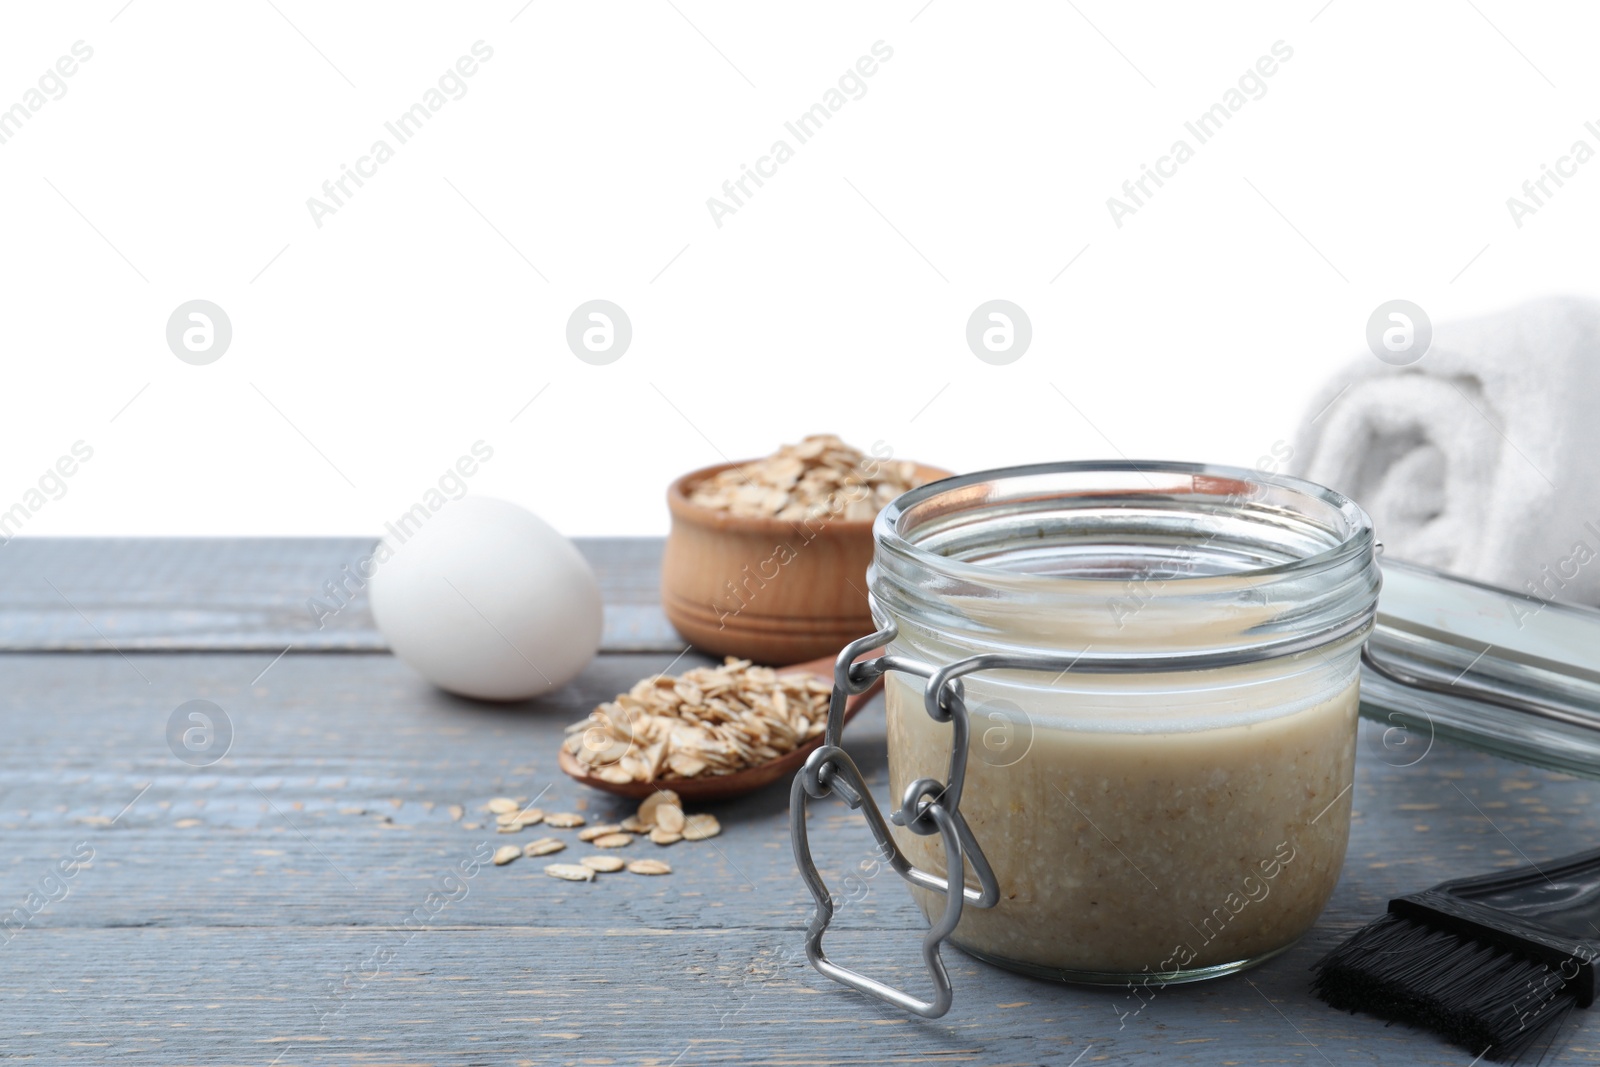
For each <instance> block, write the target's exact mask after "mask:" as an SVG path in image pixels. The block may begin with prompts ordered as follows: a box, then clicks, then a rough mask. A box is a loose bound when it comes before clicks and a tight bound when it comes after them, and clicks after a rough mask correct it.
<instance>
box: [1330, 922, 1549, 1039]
mask: <svg viewBox="0 0 1600 1067" xmlns="http://www.w3.org/2000/svg"><path fill="white" fill-rule="evenodd" d="M1312 969H1313V970H1314V971H1316V979H1315V981H1314V982H1313V983H1312V991H1313V992H1314V993H1316V995H1317V996H1319V997H1321V998H1322V999H1323V1000H1325V1001H1327V1002H1328V1003H1329V1004H1331V1005H1332V1006H1334V1007H1335V1008H1342V1009H1344V1010H1346V1011H1352V1012H1355V1011H1360V1012H1366V1013H1367V1014H1369V1015H1376V1016H1378V1017H1379V1018H1383V1019H1389V1020H1392V1021H1394V1022H1403V1023H1412V1024H1415V1025H1418V1026H1424V1027H1427V1028H1428V1029H1430V1030H1433V1031H1435V1032H1436V1033H1438V1034H1440V1035H1441V1036H1443V1037H1444V1038H1445V1039H1446V1040H1448V1041H1450V1042H1452V1043H1453V1044H1456V1045H1459V1046H1461V1047H1462V1048H1463V1049H1466V1050H1467V1051H1468V1052H1470V1053H1471V1054H1472V1055H1474V1056H1482V1057H1483V1058H1485V1059H1489V1060H1493V1061H1495V1062H1498V1063H1517V1062H1519V1061H1521V1060H1523V1059H1525V1058H1526V1057H1528V1055H1529V1054H1530V1053H1531V1052H1533V1051H1534V1050H1535V1049H1538V1053H1539V1055H1538V1058H1539V1059H1542V1058H1543V1055H1544V1052H1545V1051H1547V1050H1548V1048H1549V1046H1550V1044H1551V1043H1552V1042H1553V1041H1554V1040H1555V1036H1556V1032H1557V1030H1558V1029H1559V1028H1560V1024H1561V1021H1562V1020H1563V1019H1565V1018H1566V1016H1567V1013H1568V1012H1569V1011H1571V1010H1572V1008H1573V1004H1574V997H1573V994H1572V993H1571V992H1570V991H1568V989H1567V983H1566V982H1564V981H1563V980H1562V978H1561V975H1560V974H1559V973H1558V972H1557V971H1555V970H1554V969H1552V968H1550V967H1549V966H1547V965H1545V964H1543V963H1541V962H1539V961H1538V960H1534V959H1531V958H1529V957H1526V956H1519V955H1517V954H1516V953H1513V952H1508V951H1506V950H1504V949H1501V948H1498V947H1496V946H1494V945H1491V944H1486V943H1484V942H1480V941H1475V940H1473V939H1472V938H1469V937H1463V936H1461V935H1459V934H1454V933H1450V932H1449V931H1445V930H1437V929H1434V928H1433V927H1430V926H1426V925H1424V924H1422V923H1419V922H1414V921H1412V920H1410V919H1405V918H1401V917H1399V916H1396V915H1385V916H1384V917H1383V918H1381V919H1379V920H1378V921H1376V922H1374V923H1372V924H1371V925H1369V926H1367V927H1366V928H1365V929H1363V930H1361V931H1360V932H1359V933H1357V934H1356V935H1355V936H1353V937H1351V938H1350V940H1348V941H1346V942H1345V943H1344V944H1342V945H1340V946H1339V947H1338V948H1336V949H1334V950H1333V951H1332V952H1330V953H1328V954H1327V955H1326V956H1324V957H1323V958H1322V960H1321V961H1320V962H1318V963H1317V964H1316V965H1315V966H1314V967H1313V968H1312Z"/></svg>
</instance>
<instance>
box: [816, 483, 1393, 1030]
mask: <svg viewBox="0 0 1600 1067" xmlns="http://www.w3.org/2000/svg"><path fill="white" fill-rule="evenodd" d="M875 535H876V554H875V559H874V563H873V565H872V568H871V569H870V571H869V574H868V577H869V582H870V587H871V588H870V592H871V599H872V607H873V612H874V619H875V621H876V622H877V624H878V626H879V627H880V630H881V632H880V634H879V635H876V637H877V638H878V639H880V644H881V643H882V641H883V640H886V641H887V644H886V645H885V646H884V647H885V653H886V655H885V657H884V658H882V659H880V660H878V661H876V664H875V665H874V666H871V667H870V668H867V669H868V670H869V671H870V672H871V673H873V674H876V673H883V674H884V675H885V685H886V700H887V708H888V724H889V768H890V779H891V785H892V788H893V791H894V792H893V795H894V796H895V797H901V796H902V795H904V796H905V800H904V801H903V803H902V808H901V810H900V811H899V812H897V813H896V815H895V821H896V822H897V823H898V824H899V825H898V827H897V828H896V829H895V830H894V831H893V836H894V842H895V844H896V845H897V846H898V847H899V849H900V850H901V851H902V852H903V858H904V860H906V861H909V864H911V865H914V868H915V869H914V870H913V871H912V874H910V875H907V877H908V878H910V880H911V881H912V883H913V886H912V892H913V894H914V895H915V896H916V897H917V900H918V902H919V903H920V904H921V905H922V908H923V910H924V912H925V913H926V914H927V915H928V916H929V919H930V922H932V923H933V924H934V925H935V930H936V932H937V928H938V926H939V922H938V920H939V918H940V916H941V915H942V916H944V917H945V918H946V919H949V918H950V917H951V912H950V910H947V906H949V905H950V903H951V902H950V901H949V900H948V899H947V897H946V894H944V893H943V892H941V888H940V887H941V886H942V879H943V876H944V873H945V867H946V856H947V854H948V851H949V846H950V843H951V842H953V841H958V840H960V835H958V834H956V833H955V832H954V831H953V830H952V831H946V832H944V833H942V834H941V833H935V832H933V829H932V828H931V827H929V826H927V825H923V826H921V827H920V828H918V827H915V826H914V825H913V824H915V823H916V822H918V821H919V820H918V818H917V815H918V812H919V810H920V811H924V812H925V811H926V809H927V808H928V807H930V806H932V805H936V804H937V803H939V802H941V801H946V802H947V801H948V798H941V797H940V796H939V794H938V792H937V791H936V790H934V789H931V788H930V786H938V785H941V784H944V783H947V781H948V782H955V783H956V788H955V789H954V790H951V792H952V793H953V794H955V803H953V804H949V803H947V804H946V806H948V807H949V808H951V809H953V810H954V811H958V812H959V816H960V817H961V818H962V819H964V822H965V827H964V828H963V829H965V830H966V831H968V834H967V839H968V840H970V841H971V842H972V843H973V844H975V845H976V846H977V850H979V852H980V854H979V855H978V856H976V857H974V856H973V854H972V853H973V850H972V849H967V850H966V852H967V857H966V858H967V860H969V861H972V862H971V863H970V865H969V864H968V863H965V862H964V863H963V868H964V870H965V874H966V877H965V879H964V881H965V883H966V884H967V885H968V886H970V887H979V886H980V885H981V884H982V883H984V882H990V883H992V885H994V886H997V887H998V899H997V900H995V901H994V903H993V906H985V904H986V903H987V902H985V903H980V904H977V905H976V906H973V902H974V901H975V900H976V899H977V894H976V893H975V892H974V891H973V889H969V890H968V892H967V893H966V894H963V895H962V896H964V897H965V899H966V901H967V905H968V906H967V907H966V908H965V909H964V910H962V909H960V908H959V905H957V907H956V908H955V909H954V910H955V911H957V912H958V914H959V919H958V921H956V922H955V923H954V927H953V932H950V940H952V941H953V942H954V943H955V944H956V945H958V946H959V947H960V948H962V949H963V950H964V951H966V952H968V953H969V954H971V955H973V956H976V957H978V958H980V959H984V960H987V961H989V962H992V963H995V964H998V965H1000V966H1003V967H1008V968H1012V969H1015V970H1019V971H1023V972H1027V973H1032V974H1037V975H1041V976H1048V977H1054V978H1065V979H1069V980H1075V981H1086V982H1100V983H1122V982H1126V981H1129V980H1137V981H1143V982H1148V981H1151V980H1156V981H1159V982H1161V983H1166V982H1174V981H1191V980H1196V979H1200V978H1206V977H1211V976H1214V975H1220V974H1226V973H1230V972H1232V971H1235V970H1239V969H1241V968H1244V967H1247V966H1250V965H1252V964H1254V963H1257V962H1260V961H1261V960H1264V959H1266V958H1268V957H1270V956H1272V955H1273V954H1275V953H1277V952H1280V951H1282V950H1283V949H1285V948H1287V947H1288V946H1289V945H1291V944H1292V943H1293V942H1294V941H1295V940H1296V939H1297V938H1299V937H1300V935H1301V934H1303V933H1304V932H1305V931H1306V930H1307V929H1309V928H1310V926H1311V925H1312V923H1313V922H1314V921H1315V920H1316V918H1317V916H1318V914H1319V913H1320V912H1321V910H1322V908H1323V906H1324V904H1325V903H1326V902H1327V900H1328V897H1329V895H1330V894H1331V893H1332V891H1333V887H1334V883H1335V882H1336V881H1337V880H1338V877H1339V871H1340V867H1341V865H1342V863H1343V860H1344V853H1345V845H1346V841H1347V838H1348V835H1349V827H1350V810H1351V805H1350V787H1351V782H1352V775H1353V769H1354V761H1355V740H1356V724H1357V690H1358V683H1359V678H1360V649H1361V645H1362V642H1363V641H1364V640H1365V638H1366V636H1367V634H1368V632H1369V631H1370V630H1371V627H1372V620H1373V617H1374V612H1375V608H1376V602H1377V595H1378V589H1379V584H1380V578H1379V572H1378V568H1377V564H1376V560H1375V553H1374V540H1373V534H1372V527H1371V522H1370V520H1369V519H1368V517H1367V515H1366V514H1365V512H1363V511H1362V510H1361V509H1360V508H1359V507H1357V506H1356V505H1355V504H1354V503H1353V502H1351V501H1350V500H1348V499H1347V498H1345V497H1343V496H1341V495H1340V494H1338V493H1335V492H1333V491H1331V490H1328V489H1325V488H1322V487H1320V486H1317V485H1313V484H1311V483H1309V482H1305V481H1301V480H1299V479H1294V478H1289V477H1285V476H1280V475H1276V474H1271V473H1265V472H1262V471H1252V470H1245V469H1235V468H1229V467H1216V466H1206V465H1197V464H1185V463H1132V462H1120V463H1107V462H1092V463H1056V464H1044V465H1039V466H1030V467H1014V468H1008V469H1005V470H998V471H990V472H984V473H979V474H971V475H966V476H962V477H957V478H950V479H946V480H944V481H940V482H936V483H933V484H931V485H927V486H923V487H922V488H919V489H916V490H913V491H911V492H909V493H907V494H905V495H904V496H902V497H900V498H899V499H898V500H896V501H895V502H894V503H892V504H891V505H890V506H889V507H887V508H886V509H885V510H884V511H883V512H882V513H881V514H880V515H879V517H878V519H877V523H876V527H875ZM859 644H862V643H861V642H858V645H859ZM852 648H853V649H855V646H852ZM855 651H856V652H859V651H860V650H859V649H855ZM841 659H843V657H841ZM957 663H960V664H963V665H962V666H960V667H958V668H954V673H955V677H958V678H959V681H954V682H953V681H952V679H951V677H950V675H951V673H952V672H951V671H948V670H947V671H945V672H943V673H941V672H940V671H939V669H940V668H941V667H946V666H947V665H951V664H957ZM1019 665H1020V666H1019ZM862 670H863V668H862V666H861V665H860V664H858V665H857V667H856V668H855V671H856V673H858V674H859V673H860V672H861V671H862ZM923 678H928V679H929V681H928V683H927V685H926V686H925V685H924V684H923V682H922V679H923ZM935 687H938V688H939V689H940V690H941V691H939V692H935V691H934V690H935ZM952 692H953V694H954V696H953V697H951V696H950V694H951V693H952ZM954 703H959V704H961V705H963V706H964V709H965V713H964V720H965V721H964V722H962V723H959V724H953V723H952V721H951V719H952V716H951V715H950V714H949V713H948V705H950V704H954ZM941 717H942V719H943V721H940V718H941ZM958 726H959V729H958V728H957V727H958ZM959 734H965V735H966V737H967V742H966V759H965V766H964V768H962V767H961V766H960V761H959V760H953V759H952V744H953V739H954V738H955V737H957V736H958V735H959ZM852 769H853V768H852ZM947 774H948V775H949V779H948V780H947V779H946V778H945V776H946V775H947ZM826 779H827V775H826V774H824V775H822V780H823V781H826ZM963 779H964V781H963ZM930 780H931V781H930ZM799 793H800V785H799V783H797V786H796V796H797V797H798V796H799ZM813 795H818V794H816V793H814V794H813ZM866 803H868V804H870V803H871V801H870V798H868V799H867V800H866ZM873 814H875V813H873ZM921 821H922V822H924V823H926V822H927V820H926V819H923V820H921ZM913 829H915V831H916V832H912V831H913ZM941 829H943V827H942V826H941ZM798 836H801V837H803V834H801V835H798ZM800 843H803V841H802V842H800ZM798 851H799V850H798V847H797V852H798ZM958 851H960V849H959V848H958ZM985 860H986V863H987V868H988V869H989V870H992V879H991V878H988V877H979V875H980V874H982V875H985V876H986V875H987V874H988V871H986V870H985V869H984V867H985V863H984V861H985ZM803 866H804V865H803ZM923 872H926V873H923ZM901 873H902V874H907V872H906V870H905V869H901ZM930 875H931V876H932V877H930ZM958 884H959V883H958ZM824 910H826V909H824ZM825 921H826V920H825V918H824V920H823V924H824V925H825ZM814 925H815V924H814ZM946 932H949V931H946ZM817 940H818V941H819V942H820V930H819V931H818V932H817ZM933 947H934V951H935V955H934V957H933V958H930V959H929V966H930V969H931V970H933V972H934V976H935V980H936V984H940V983H941V982H942V984H944V985H945V986H946V987H947V984H948V983H947V982H943V968H942V965H940V964H939V963H938V960H937V958H936V951H937V946H936V945H935V946H933ZM820 956H821V953H820V948H819V949H818V951H817V953H816V954H814V956H813V959H814V961H815V960H816V959H817V958H818V957H820ZM823 962H824V963H826V960H825V958H823ZM824 969H825V970H826V969H827V968H826V967H824ZM835 977H838V975H835ZM841 980H848V979H841ZM851 984H856V985H857V987H858V988H861V987H862V986H861V984H860V983H858V982H852V983H851ZM867 984H869V985H870V984H871V983H867ZM868 991H870V992H877V993H878V995H883V992H881V991H879V990H870V989H869V990H868ZM944 992H946V993H947V989H945V990H944ZM947 1002H948V997H946V1003H947ZM912 1010H922V1009H921V1008H917V1007H913V1009H912ZM935 1010H937V1008H935ZM923 1013H924V1014H932V1013H934V1012H933V1011H924V1012H923Z"/></svg>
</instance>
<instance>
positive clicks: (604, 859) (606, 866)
mask: <svg viewBox="0 0 1600 1067" xmlns="http://www.w3.org/2000/svg"><path fill="white" fill-rule="evenodd" d="M578 862H579V863H581V864H583V865H584V866H585V867H587V868H589V869H590V870H591V871H600V872H602V873H604V874H609V873H611V872H612V871H620V870H622V866H623V864H622V861H621V860H619V859H618V858H617V857H615V856H585V857H583V859H581V860H579V861H578Z"/></svg>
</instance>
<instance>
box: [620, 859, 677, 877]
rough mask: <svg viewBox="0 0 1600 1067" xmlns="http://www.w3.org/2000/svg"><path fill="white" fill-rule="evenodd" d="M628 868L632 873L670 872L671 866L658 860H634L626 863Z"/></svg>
mask: <svg viewBox="0 0 1600 1067" xmlns="http://www.w3.org/2000/svg"><path fill="white" fill-rule="evenodd" d="M628 870H629V871H631V872H632V873H634V874H671V873H672V868H671V867H669V866H667V865H666V864H665V863H662V862H661V861H660V860H634V861H633V862H632V863H630V864H628Z"/></svg>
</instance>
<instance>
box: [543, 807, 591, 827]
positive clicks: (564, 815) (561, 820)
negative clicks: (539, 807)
mask: <svg viewBox="0 0 1600 1067" xmlns="http://www.w3.org/2000/svg"><path fill="white" fill-rule="evenodd" d="M544 821H545V825H546V826H554V827H555V828H556V829H558V830H570V829H572V828H573V827H575V826H582V825H583V824H584V822H585V821H586V820H585V819H584V817H583V816H582V815H578V814H576V813H575V812H570V811H558V812H556V813H555V814H553V815H546V816H545V817H544Z"/></svg>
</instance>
